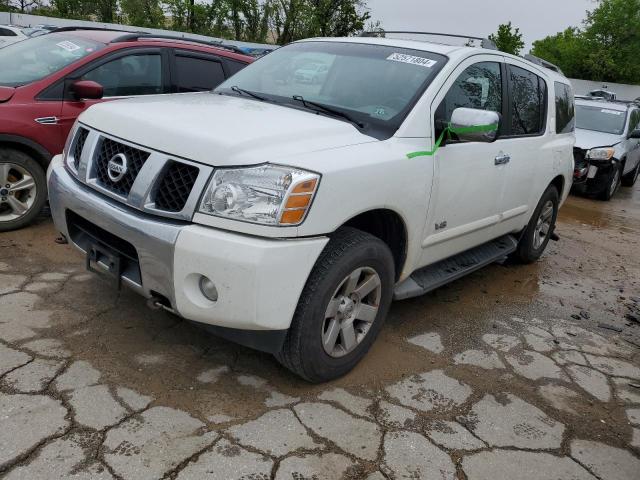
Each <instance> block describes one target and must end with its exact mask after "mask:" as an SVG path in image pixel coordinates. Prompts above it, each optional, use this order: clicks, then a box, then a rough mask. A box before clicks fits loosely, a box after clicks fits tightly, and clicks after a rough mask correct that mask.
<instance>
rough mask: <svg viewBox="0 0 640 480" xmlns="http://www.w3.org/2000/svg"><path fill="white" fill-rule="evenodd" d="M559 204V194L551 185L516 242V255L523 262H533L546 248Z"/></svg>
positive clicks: (553, 227) (553, 228)
mask: <svg viewBox="0 0 640 480" xmlns="http://www.w3.org/2000/svg"><path fill="white" fill-rule="evenodd" d="M559 205H560V194H559V193H558V190H557V189H556V187H554V186H553V185H551V186H549V187H548V188H547V190H546V191H545V192H544V193H543V194H542V198H541V199H540V202H538V206H537V207H536V209H535V211H534V212H533V216H532V217H531V220H530V221H529V225H527V228H526V229H525V231H524V234H523V235H522V238H521V239H520V243H519V244H518V249H517V250H516V256H517V258H518V259H519V260H520V261H522V262H523V263H533V262H535V261H536V260H538V259H539V258H540V256H541V255H542V254H543V252H544V250H545V248H547V244H548V243H549V240H550V239H551V235H552V234H553V231H554V230H555V228H556V220H557V218H558V208H559Z"/></svg>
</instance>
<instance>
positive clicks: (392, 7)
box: [367, 0, 597, 52]
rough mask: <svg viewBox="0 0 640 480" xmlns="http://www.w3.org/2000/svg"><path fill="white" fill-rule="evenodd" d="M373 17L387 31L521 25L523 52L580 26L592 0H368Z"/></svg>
mask: <svg viewBox="0 0 640 480" xmlns="http://www.w3.org/2000/svg"><path fill="white" fill-rule="evenodd" d="M367 4H368V6H369V9H370V10H371V16H372V19H373V20H374V21H375V20H380V21H381V22H382V26H383V28H385V29H386V30H415V31H428V32H439V33H455V34H464V35H473V36H479V37H486V36H488V35H489V34H490V33H492V32H495V31H496V30H497V29H498V25H499V24H501V23H507V22H508V21H511V23H512V24H513V25H514V26H516V27H519V28H520V32H521V33H522V34H523V38H524V41H525V43H526V46H525V52H528V51H529V49H530V48H531V43H532V42H533V41H534V40H539V39H541V38H544V37H546V36H548V35H553V34H555V33H557V32H560V31H562V30H564V29H566V28H567V27H569V26H580V25H581V23H582V21H583V20H584V19H585V17H586V15H585V12H586V11H587V10H593V9H594V8H595V6H596V5H597V2H595V1H594V0H444V1H443V0H368V2H367Z"/></svg>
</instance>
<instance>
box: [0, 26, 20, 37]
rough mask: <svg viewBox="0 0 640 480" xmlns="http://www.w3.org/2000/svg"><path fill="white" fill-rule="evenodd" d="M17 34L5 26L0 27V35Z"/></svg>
mask: <svg viewBox="0 0 640 480" xmlns="http://www.w3.org/2000/svg"><path fill="white" fill-rule="evenodd" d="M17 36H18V34H17V33H16V32H14V31H13V30H9V29H7V28H0V37H17Z"/></svg>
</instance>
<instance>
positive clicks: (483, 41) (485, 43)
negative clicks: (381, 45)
mask: <svg viewBox="0 0 640 480" xmlns="http://www.w3.org/2000/svg"><path fill="white" fill-rule="evenodd" d="M387 34H392V35H397V34H404V35H432V36H437V37H450V38H463V39H467V40H480V46H481V47H482V48H487V49H489V50H497V49H498V47H496V44H495V43H494V42H493V41H491V40H489V39H488V38H483V37H474V36H472V35H456V34H454V33H439V32H410V31H402V30H382V29H381V30H373V31H369V32H363V33H362V34H360V36H361V37H382V38H384V37H385V36H386V35H387Z"/></svg>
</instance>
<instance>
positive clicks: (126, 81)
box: [82, 53, 164, 97]
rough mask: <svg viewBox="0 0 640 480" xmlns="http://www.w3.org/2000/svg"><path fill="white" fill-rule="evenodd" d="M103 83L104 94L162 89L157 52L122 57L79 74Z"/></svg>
mask: <svg viewBox="0 0 640 480" xmlns="http://www.w3.org/2000/svg"><path fill="white" fill-rule="evenodd" d="M82 79H83V80H93V81H94V82H97V83H99V84H100V85H102V86H103V87H104V96H105V97H123V96H124V97H130V96H136V95H153V94H158V93H164V92H163V90H164V89H163V85H162V59H161V57H160V54H157V53H153V54H140V55H129V56H126V57H121V58H118V59H116V60H112V61H110V62H107V63H105V64H103V65H100V66H99V67H97V68H95V69H93V70H91V71H90V72H89V73H86V74H85V75H83V77H82Z"/></svg>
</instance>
